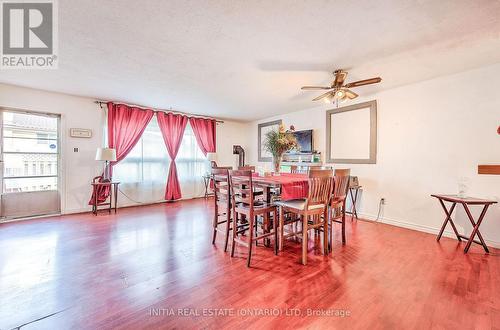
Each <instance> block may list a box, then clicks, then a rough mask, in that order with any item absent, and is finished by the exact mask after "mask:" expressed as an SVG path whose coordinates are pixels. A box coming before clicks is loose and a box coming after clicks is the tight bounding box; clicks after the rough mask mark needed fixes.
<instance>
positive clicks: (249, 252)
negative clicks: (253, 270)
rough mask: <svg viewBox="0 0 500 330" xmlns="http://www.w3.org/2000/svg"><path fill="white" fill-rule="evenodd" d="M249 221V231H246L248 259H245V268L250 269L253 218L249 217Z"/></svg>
mask: <svg viewBox="0 0 500 330" xmlns="http://www.w3.org/2000/svg"><path fill="white" fill-rule="evenodd" d="M249 220H250V230H249V231H248V233H249V237H248V258H247V267H250V259H251V258H252V246H253V244H252V240H253V226H255V218H254V217H253V216H251V217H249Z"/></svg>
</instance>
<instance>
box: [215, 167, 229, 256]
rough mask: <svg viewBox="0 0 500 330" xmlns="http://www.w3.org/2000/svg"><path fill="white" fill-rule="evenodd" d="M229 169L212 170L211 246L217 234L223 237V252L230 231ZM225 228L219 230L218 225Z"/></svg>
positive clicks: (225, 248)
mask: <svg viewBox="0 0 500 330" xmlns="http://www.w3.org/2000/svg"><path fill="white" fill-rule="evenodd" d="M229 169H231V168H230V167H229V168H227V167H226V168H212V180H213V181H212V182H213V190H214V218H213V236H212V244H215V239H216V238H217V232H220V233H222V234H223V235H225V242H224V252H226V251H227V244H228V242H229V231H230V230H231V199H230V195H229ZM223 224H225V227H224V228H223V229H222V228H219V225H223Z"/></svg>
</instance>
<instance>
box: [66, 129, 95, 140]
mask: <svg viewBox="0 0 500 330" xmlns="http://www.w3.org/2000/svg"><path fill="white" fill-rule="evenodd" d="M69 136H71V137H74V138H87V139H89V138H91V137H92V130H91V129H88V128H70V129H69Z"/></svg>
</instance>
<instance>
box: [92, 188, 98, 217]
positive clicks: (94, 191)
mask: <svg viewBox="0 0 500 330" xmlns="http://www.w3.org/2000/svg"><path fill="white" fill-rule="evenodd" d="M93 194H94V205H92V209H93V210H92V211H93V212H92V213H94V215H96V216H97V186H96V185H94V189H93Z"/></svg>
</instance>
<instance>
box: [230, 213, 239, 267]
mask: <svg viewBox="0 0 500 330" xmlns="http://www.w3.org/2000/svg"><path fill="white" fill-rule="evenodd" d="M237 232H238V213H236V212H235V211H234V209H233V241H232V242H231V258H232V257H234V248H235V246H236V233H237Z"/></svg>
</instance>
